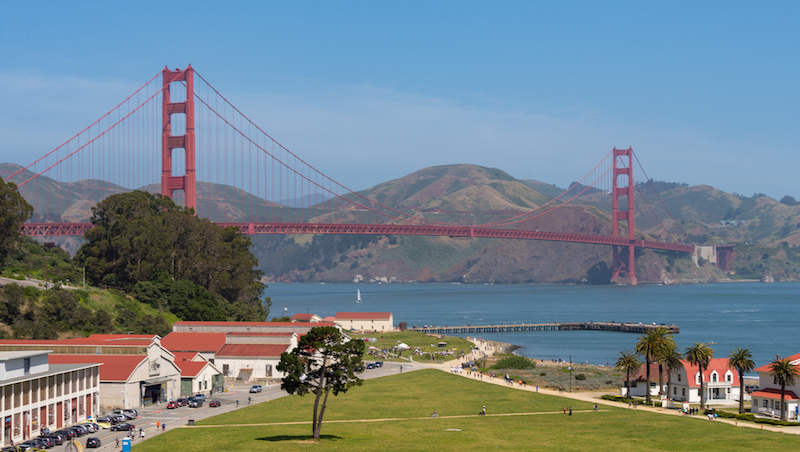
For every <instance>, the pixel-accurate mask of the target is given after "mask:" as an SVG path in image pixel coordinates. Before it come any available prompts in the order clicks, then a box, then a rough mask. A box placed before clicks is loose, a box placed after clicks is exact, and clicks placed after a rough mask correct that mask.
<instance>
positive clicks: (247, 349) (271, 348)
mask: <svg viewBox="0 0 800 452" xmlns="http://www.w3.org/2000/svg"><path fill="white" fill-rule="evenodd" d="M288 348H289V346H288V345H286V344H226V345H225V346H224V347H222V349H221V350H220V351H218V352H217V354H216V357H217V358H225V357H231V358H236V357H245V356H246V357H262V358H277V357H279V356H281V353H283V352H285V351H286V350H287V349H288Z"/></svg>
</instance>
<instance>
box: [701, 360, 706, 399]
mask: <svg viewBox="0 0 800 452" xmlns="http://www.w3.org/2000/svg"><path fill="white" fill-rule="evenodd" d="M704 373H705V369H703V367H702V366H700V409H701V410H703V409H705V408H706V390H705V387H704V385H703V383H704V382H705V378H703V374H704Z"/></svg>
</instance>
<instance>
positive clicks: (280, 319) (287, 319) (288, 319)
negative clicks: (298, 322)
mask: <svg viewBox="0 0 800 452" xmlns="http://www.w3.org/2000/svg"><path fill="white" fill-rule="evenodd" d="M291 321H292V318H291V317H289V316H288V315H285V316H283V317H273V318H272V320H270V322H291Z"/></svg>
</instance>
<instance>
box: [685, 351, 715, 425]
mask: <svg viewBox="0 0 800 452" xmlns="http://www.w3.org/2000/svg"><path fill="white" fill-rule="evenodd" d="M684 356H685V357H686V360H687V361H689V362H690V363H692V364H694V365H695V366H697V367H698V368H699V369H700V409H701V410H702V409H704V408H705V407H706V390H705V385H704V384H703V383H704V381H705V377H704V375H705V373H706V370H707V369H708V365H709V363H710V362H711V358H713V357H714V350H713V349H712V348H711V347H709V346H708V344H705V343H703V342H695V343H694V344H692V345H690V346H688V347H686V351H685V352H684ZM690 378H691V377H690Z"/></svg>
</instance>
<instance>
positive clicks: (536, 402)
mask: <svg viewBox="0 0 800 452" xmlns="http://www.w3.org/2000/svg"><path fill="white" fill-rule="evenodd" d="M313 401H314V400H313V397H312V396H306V397H298V396H291V397H284V398H280V399H276V400H274V401H271V402H267V403H262V404H259V405H254V406H250V407H246V408H243V409H240V410H238V411H235V412H231V413H225V414H222V415H219V416H215V417H213V418H209V419H206V420H204V421H201V422H199V423H198V425H200V427H195V428H180V429H175V430H173V431H171V432H167V433H166V434H162V435H159V436H157V437H154V438H151V439H149V440H147V441H146V442H144V443H141V444H136V445H135V446H134V451H136V452H148V451H175V450H181V451H182V450H191V451H200V452H203V451H220V450H226V451H227V450H231V451H239V450H242V451H267V450H270V451H273V450H279V451H294V450H320V451H373V450H379V449H384V450H393V451H394V450H409V451H449V450H453V451H485V450H487V449H497V450H504V451H528V450H530V451H535V450H614V451H617V450H635V451H642V450H665V451H686V450H703V451H715V450H725V451H738V450H742V451H753V450H758V451H767V450H792V449H796V448H798V446H800V437H798V436H795V435H788V434H783V433H774V432H769V431H761V430H755V429H751V428H737V427H734V426H731V425H727V424H723V423H722V422H711V421H707V420H700V419H690V418H683V417H678V416H666V415H660V414H656V413H648V412H646V411H644V410H641V411H639V410H636V411H634V410H628V409H625V408H616V407H604V406H602V405H601V411H599V412H593V411H592V409H591V408H592V405H591V404H590V403H588V402H578V401H574V400H570V399H565V398H561V397H555V396H549V395H545V394H538V393H532V392H526V391H519V390H514V389H509V388H506V387H503V386H497V385H492V384H486V383H481V382H479V381H473V380H470V379H467V378H462V377H458V376H455V375H451V374H448V373H445V372H441V371H436V370H423V371H416V372H408V373H403V374H397V375H394V376H391V377H385V378H379V379H375V380H369V381H365V382H364V385H363V386H361V387H357V388H354V389H352V390H351V391H350V392H348V393H347V394H343V395H340V396H338V397H333V396H331V398H330V399H329V402H328V410H327V412H326V413H325V423H323V426H322V438H321V439H320V441H319V442H315V441H313V440H312V439H311V425H310V422H309V421H310V420H311V415H312V411H311V410H312V405H313ZM483 405H486V410H487V413H488V414H489V415H488V416H485V417H483V416H477V413H478V412H479V411H480V410H481V407H482V406H483ZM565 406H568V407H571V408H572V409H573V415H572V416H567V415H564V414H562V409H563V408H564V407H565ZM434 409H436V410H437V412H438V414H439V418H438V419H432V418H431V417H430V414H431V413H432V412H433V410H434ZM281 422H286V423H291V422H309V423H307V424H285V425H275V424H274V423H281ZM266 424H273V425H266Z"/></svg>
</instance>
